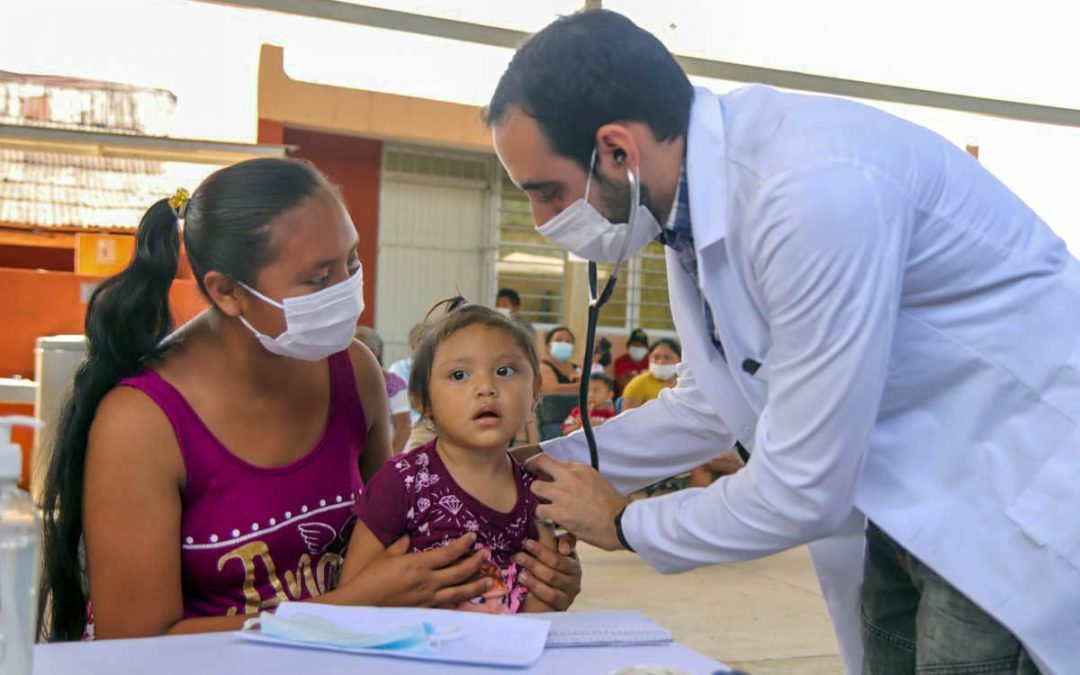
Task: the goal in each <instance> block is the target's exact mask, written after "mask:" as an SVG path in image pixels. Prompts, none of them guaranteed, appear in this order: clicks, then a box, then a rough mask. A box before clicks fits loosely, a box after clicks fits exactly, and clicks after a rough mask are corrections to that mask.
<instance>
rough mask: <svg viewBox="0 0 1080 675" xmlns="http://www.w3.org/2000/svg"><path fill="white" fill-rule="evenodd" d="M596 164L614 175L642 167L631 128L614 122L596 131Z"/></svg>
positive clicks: (639, 153)
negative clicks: (628, 169)
mask: <svg viewBox="0 0 1080 675" xmlns="http://www.w3.org/2000/svg"><path fill="white" fill-rule="evenodd" d="M596 164H597V166H598V167H601V166H602V167H606V168H607V171H608V173H609V174H614V175H619V174H624V173H625V172H626V169H627V168H636V167H638V166H640V164H641V152H640V149H639V148H638V144H637V141H636V140H635V139H634V135H633V134H632V133H630V129H629V128H627V127H626V126H625V125H623V124H618V123H615V122H612V123H610V124H605V125H603V126H601V127H600V128H599V129H597V130H596Z"/></svg>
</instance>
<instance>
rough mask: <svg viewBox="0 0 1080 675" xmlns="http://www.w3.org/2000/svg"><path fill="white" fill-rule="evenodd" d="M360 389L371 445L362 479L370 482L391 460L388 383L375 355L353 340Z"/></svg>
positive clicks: (364, 457) (367, 448) (352, 355)
mask: <svg viewBox="0 0 1080 675" xmlns="http://www.w3.org/2000/svg"><path fill="white" fill-rule="evenodd" d="M349 357H350V358H351V359H352V364H353V373H354V374H355V375H356V389H357V393H359V394H360V403H361V405H363V406H364V418H365V419H366V420H367V425H368V428H367V444H366V445H365V446H364V452H363V454H361V455H360V475H361V476H363V478H364V481H367V480H368V479H369V478H371V477H372V476H373V475H375V472H376V471H378V470H379V468H380V467H381V466H382V465H383V464H384V463H385V462H386V460H387V459H389V458H390V413H389V412H388V408H387V405H388V404H387V401H386V381H385V380H384V379H383V373H382V368H380V367H379V362H378V361H376V360H375V355H374V354H372V353H371V350H370V349H368V348H367V346H366V345H364V344H363V343H361V342H359V341H356V340H353V343H352V346H351V347H349Z"/></svg>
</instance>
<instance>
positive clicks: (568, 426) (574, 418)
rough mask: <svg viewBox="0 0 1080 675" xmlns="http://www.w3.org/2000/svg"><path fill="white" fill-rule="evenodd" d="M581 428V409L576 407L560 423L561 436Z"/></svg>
mask: <svg viewBox="0 0 1080 675" xmlns="http://www.w3.org/2000/svg"><path fill="white" fill-rule="evenodd" d="M580 428H581V411H580V410H579V409H578V408H574V409H573V410H571V411H570V416H569V417H567V418H566V420H565V421H564V422H563V423H562V432H563V436H565V435H567V434H569V433H572V432H574V431H577V430H578V429H580Z"/></svg>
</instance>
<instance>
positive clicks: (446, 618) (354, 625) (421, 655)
mask: <svg viewBox="0 0 1080 675" xmlns="http://www.w3.org/2000/svg"><path fill="white" fill-rule="evenodd" d="M276 613H277V615H278V616H279V617H281V618H289V617H290V616H294V615H297V614H309V615H314V616H317V617H319V618H322V619H325V620H327V621H332V622H334V623H336V624H338V625H339V626H341V627H342V628H345V629H347V630H351V631H355V632H357V633H385V632H388V631H391V630H394V629H395V628H398V627H400V626H406V625H417V624H420V623H423V622H425V621H426V622H428V623H430V624H431V625H432V626H433V627H434V628H435V630H436V632H437V633H443V634H447V633H456V632H460V637H457V638H455V639H452V640H447V641H445V642H443V643H442V644H441V646H440V648H439V649H438V650H436V651H430V652H405V651H402V652H395V651H386V650H380V649H360V648H355V647H335V646H333V645H325V644H305V643H298V642H291V641H286V640H281V639H278V638H273V637H270V636H266V635H262V634H261V633H259V632H258V631H257V630H256V631H241V632H239V633H238V635H240V636H241V637H243V638H244V639H245V640H250V641H253V642H262V643H267V644H273V645H278V646H285V647H292V648H297V649H317V650H322V651H336V652H344V653H354V654H375V655H380V656H392V657H398V658H403V659H413V660H419V661H441V662H445V663H463V664H475V665H489V666H510V667H525V666H529V665H531V664H533V663H535V662H536V661H537V659H539V658H540V655H541V653H543V651H544V643H545V641H546V640H547V634H548V629H549V628H550V625H551V623H550V622H549V621H547V620H543V619H532V618H525V617H506V616H494V615H489V614H477V613H472V612H458V611H451V610H443V609H417V608H393V607H339V606H335V605H320V604H316V603H308V602H303V603H301V602H286V603H282V604H281V605H279V606H278V608H277V612H276Z"/></svg>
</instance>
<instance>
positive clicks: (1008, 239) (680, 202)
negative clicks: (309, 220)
mask: <svg viewBox="0 0 1080 675" xmlns="http://www.w3.org/2000/svg"><path fill="white" fill-rule="evenodd" d="M486 118H487V122H488V124H489V126H490V127H491V129H492V133H493V139H494V143H495V147H496V151H497V152H498V155H499V157H500V159H501V161H502V163H503V165H504V166H505V167H506V169H507V172H508V173H509V175H510V177H511V178H512V179H513V180H514V182H515V183H516V184H517V185H518V186H520V187H521V188H522V189H523V190H524V191H525V192H526V193H527V194H528V196H529V199H530V203H531V205H532V210H533V215H534V218H535V220H536V223H537V226H538V228H539V230H540V232H541V233H543V234H544V235H545V236H547V237H548V238H549V239H551V240H552V241H554V242H555V243H557V244H559V245H560V246H562V247H563V248H566V249H568V250H571V251H573V252H575V253H577V254H578V255H581V256H583V257H585V258H590V259H593V260H601V261H611V260H615V259H617V258H618V257H619V255H620V253H621V252H622V251H623V250H624V244H625V245H626V248H627V249H628V254H629V255H633V254H634V253H636V252H637V251H638V250H640V249H641V248H642V247H643V246H644V245H645V244H646V243H647V242H649V241H650V240H652V239H653V238H654V237H658V238H659V239H660V240H661V241H663V242H665V243H666V244H667V246H668V252H667V269H668V280H669V286H670V299H671V310H672V315H673V317H674V319H675V324H676V327H677V329H678V332H679V337H680V338H681V340H682V342H683V347H684V358H685V363H684V367H683V370H682V373H681V376H680V378H679V385H678V387H677V388H675V389H674V390H670V391H668V392H665V393H664V395H662V396H661V397H660V398H659V399H658V400H657V401H654V402H651V403H648V404H646V405H645V406H643V407H641V408H638V409H636V410H633V411H630V412H628V413H625V414H623V415H620V416H619V417H617V418H615V419H613V420H611V421H609V422H608V423H606V424H605V425H604V426H603V427H601V428H599V429H597V431H596V438H597V441H598V446H599V455H600V473H599V474H597V473H596V472H594V471H593V470H592V469H591V468H590V467H588V466H587V465H585V464H582V462H587V461H588V453H587V449H586V445H585V441H584V438H583V437H582V435H581V434H580V433H579V434H575V435H572V436H570V437H567V438H564V439H560V440H557V441H553V442H550V443H548V444H546V445H545V446H544V448H543V449H544V451H545V452H546V454H544V455H539V456H537V457H535V458H534V459H533V460H531V461H530V463H531V465H533V466H535V467H537V468H540V469H542V470H544V471H545V472H547V473H548V474H550V475H551V476H552V477H553V479H554V480H553V481H552V482H549V483H542V482H537V483H535V484H534V491H535V492H536V493H537V494H538V495H540V496H541V497H544V498H546V499H548V500H550V501H551V503H550V505H546V506H542V507H541V508H540V515H541V516H548V517H552V518H554V520H556V521H557V522H559V523H561V524H562V525H564V526H566V527H567V528H568V529H569V530H570V531H572V532H574V533H575V534H576V535H577V536H578V537H580V538H581V539H583V540H585V541H588V542H591V543H593V544H596V545H598V546H600V547H603V548H606V549H616V548H628V549H631V550H634V551H636V552H637V553H638V554H639V555H640V556H641V557H642V558H643V559H644V560H645V561H647V562H648V563H649V564H651V565H652V566H653V567H655V568H656V569H658V570H660V571H663V572H680V571H683V570H687V569H691V568H694V567H698V566H702V565H709V564H715V563H724V562H734V561H739V560H746V559H750V558H756V557H759V556H765V555H769V554H772V553H776V552H778V551H782V550H784V549H787V548H790V547H793V546H797V545H800V544H805V543H810V545H811V554H812V556H813V560H814V564H815V568H816V569H817V572H818V576H819V579H820V580H821V582H822V587H823V590H824V592H825V595H826V599H827V602H828V605H829V609H830V612H831V613H832V616H833V620H834V624H835V626H836V629H837V635H838V638H839V640H840V643H841V646H842V650H843V653H844V657H845V662H846V665H847V667H848V669H849V671H851V672H858V671H859V670H860V668H862V669H863V670H864V672H868V673H874V674H875V675H876V674H879V673H884V674H888V675H891V674H892V673H912V672H915V670H916V668H919V669H920V672H924V671H923V670H922V669H924V668H926V669H929V670H928V671H926V672H934V673H937V674H939V675H945V674H948V673H961V672H962V673H976V672H977V673H1034V672H1040V671H1041V672H1044V673H1068V672H1080V264H1078V263H1077V261H1076V260H1075V259H1074V258H1072V257H1071V256H1070V255H1069V253H1068V252H1067V251H1066V248H1065V246H1064V244H1063V243H1062V241H1061V240H1060V239H1058V238H1057V237H1056V236H1054V234H1053V233H1052V232H1051V231H1050V229H1049V228H1048V227H1047V226H1046V225H1045V224H1044V223H1043V222H1042V221H1041V220H1040V219H1039V217H1038V216H1037V215H1036V214H1035V213H1033V212H1032V211H1031V209H1029V208H1028V207H1027V206H1026V205H1025V204H1024V203H1023V202H1022V201H1021V200H1020V199H1019V198H1018V197H1016V195H1014V194H1013V193H1012V192H1010V191H1009V190H1008V188H1006V187H1005V186H1004V185H1002V184H1001V183H999V182H998V181H997V180H996V179H995V178H994V177H993V176H992V175H991V174H990V173H989V172H987V171H986V170H985V169H984V168H982V167H981V166H980V165H979V164H978V162H977V161H976V160H975V159H973V158H972V157H970V156H968V155H967V154H966V153H964V152H962V151H960V150H959V149H957V148H956V147H954V146H953V145H952V144H950V143H949V142H947V141H945V140H944V139H942V138H940V137H939V136H937V135H936V134H934V133H932V132H930V131H928V130H926V129H923V128H920V127H918V126H915V125H913V124H909V123H907V122H904V121H902V120H900V119H897V118H894V117H892V116H890V115H887V114H885V113H882V112H880V111H877V110H875V109H873V108H870V107H867V106H863V105H860V104H857V103H853V102H849V101H845V100H840V99H834V98H828V97H817V96H803V95H796V94H788V93H782V92H779V91H776V90H773V89H770V88H767V87H761V86H753V87H746V88H743V89H739V90H737V91H734V92H732V93H730V94H727V95H724V96H717V95H714V94H712V93H710V92H709V91H707V90H704V89H697V90H694V89H692V87H691V85H690V83H689V81H688V80H687V78H686V76H685V74H683V72H682V71H681V70H680V69H679V67H678V65H677V64H676V62H675V61H674V60H673V59H672V57H671V55H670V54H669V53H668V52H667V50H666V49H665V48H664V47H663V46H662V45H661V44H660V43H659V41H657V40H656V39H655V38H654V37H653V36H651V35H650V34H648V33H647V32H645V31H642V30H641V29H639V28H637V27H636V26H634V25H633V23H631V22H630V21H629V20H627V19H625V18H624V17H621V16H619V15H618V14H614V13H611V12H605V11H599V12H587V13H581V14H577V15H573V16H569V17H564V18H562V19H560V20H558V21H556V22H555V23H554V24H552V25H550V26H548V27H547V28H545V29H544V30H543V31H541V32H540V33H538V34H536V35H535V36H533V37H532V38H531V39H530V40H529V41H528V42H526V43H525V44H524V45H523V46H522V47H521V48H520V49H519V51H518V52H517V54H516V55H515V57H514V59H513V61H512V62H511V64H510V66H509V67H508V69H507V71H506V73H505V74H504V75H503V77H502V79H501V81H500V83H499V85H498V88H497V90H496V92H495V94H494V95H493V97H492V100H491V103H490V105H489V106H488V108H487V110H486ZM634 183H639V184H640V190H635V189H634ZM635 197H636V198H637V200H638V201H634V199H635ZM736 441H741V442H742V444H743V445H745V446H747V447H748V448H751V449H752V456H751V459H750V461H749V463H748V465H747V467H746V468H745V469H744V470H742V471H740V472H739V473H736V474H734V475H732V476H728V477H724V478H721V479H720V480H718V481H717V482H716V483H714V484H713V485H712V486H710V487H709V488H705V489H694V490H684V491H681V492H678V493H675V494H671V495H667V496H663V497H659V498H653V499H646V500H639V501H635V502H633V503H629V502H628V500H627V499H626V497H624V496H623V495H625V494H627V493H629V492H631V491H633V490H635V489H638V488H640V487H642V486H644V485H646V484H649V483H651V482H653V481H655V480H657V479H659V478H661V477H664V476H669V475H672V474H676V473H679V472H683V471H686V470H687V469H689V468H691V467H693V466H697V465H699V464H701V463H702V462H704V461H705V460H707V459H708V458H710V457H713V456H715V455H716V454H717V453H718V452H719V451H721V450H723V449H725V448H728V447H730V446H731V445H732V444H734V443H735V442H736ZM867 523H869V524H867ZM864 530H865V537H864ZM864 542H865V544H864ZM864 546H865V551H866V557H865V561H864V559H863V551H864ZM864 570H865V582H863V571H864ZM860 588H861V590H860ZM703 611H709V610H708V609H707V608H706V609H704V610H703ZM715 611H722V609H719V608H718V609H716V610H715ZM860 615H861V616H860ZM860 638H861V640H860ZM860 642H861V644H860ZM864 648H865V664H864V665H861V664H863V649H864Z"/></svg>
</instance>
